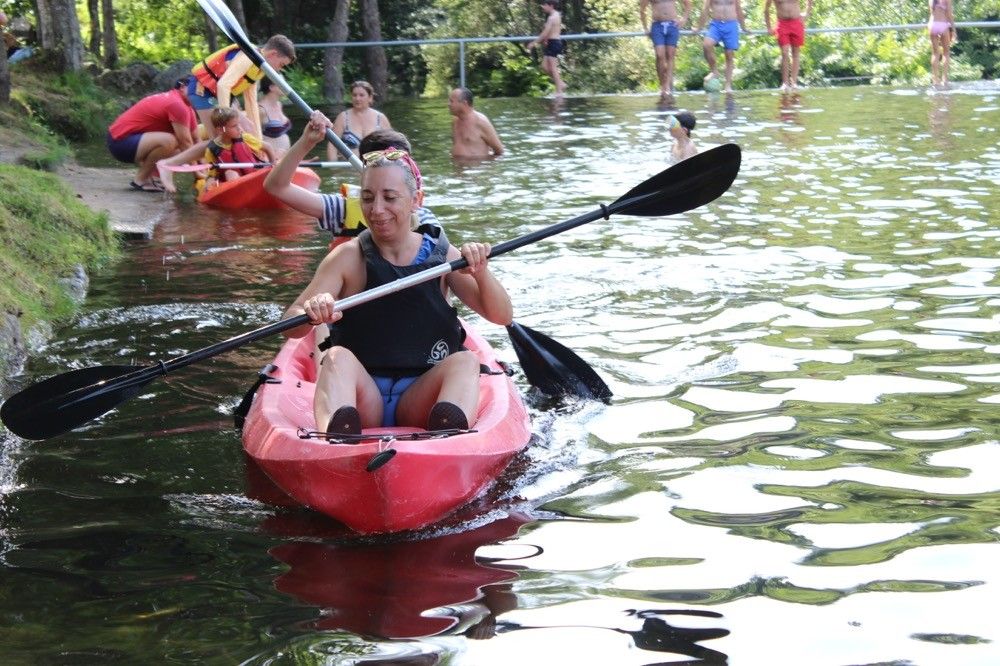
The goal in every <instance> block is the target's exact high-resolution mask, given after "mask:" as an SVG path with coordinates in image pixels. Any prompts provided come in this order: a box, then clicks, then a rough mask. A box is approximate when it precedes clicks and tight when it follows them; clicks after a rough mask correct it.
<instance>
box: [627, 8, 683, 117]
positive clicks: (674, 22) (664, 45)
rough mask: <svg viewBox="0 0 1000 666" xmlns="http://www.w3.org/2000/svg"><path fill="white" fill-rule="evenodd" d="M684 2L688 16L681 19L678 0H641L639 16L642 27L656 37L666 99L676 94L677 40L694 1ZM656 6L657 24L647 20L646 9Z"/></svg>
mask: <svg viewBox="0 0 1000 666" xmlns="http://www.w3.org/2000/svg"><path fill="white" fill-rule="evenodd" d="M681 2H683V3H684V16H683V17H682V18H680V20H678V17H677V2H676V0H639V19H640V20H641V21H642V29H643V31H645V32H646V33H648V34H649V38H650V39H651V40H653V51H654V52H655V53H656V74H657V76H658V77H659V79H660V99H661V100H666V99H667V98H668V97H669V96H670V95H673V94H674V62H675V61H676V55H677V41H678V40H679V39H680V36H681V28H684V27H685V26H687V22H688V17H689V16H690V14H691V2H690V0H681ZM650 5H652V6H653V24H652V26H650V25H649V23H647V21H646V8H647V7H648V6H650Z"/></svg>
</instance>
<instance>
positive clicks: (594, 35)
mask: <svg viewBox="0 0 1000 666" xmlns="http://www.w3.org/2000/svg"><path fill="white" fill-rule="evenodd" d="M955 27H956V28H1000V21H964V22H956V23H955ZM926 29H927V23H926V22H924V23H899V24H890V25H865V26H853V27H845V28H806V32H807V33H809V34H822V33H834V34H835V33H851V32H895V31H904V30H926ZM681 34H682V35H696V34H701V33H699V32H698V31H696V30H681ZM744 34H746V35H759V36H768V32H767V31H766V30H748V31H747V32H746V33H744ZM536 36H537V35H525V36H522V37H446V38H442V39H398V40H393V41H376V42H307V43H305V44H299V43H296V44H295V48H297V49H326V48H330V47H344V48H355V47H359V46H431V45H440V44H458V65H459V85H460V86H461V87H463V88H464V87H465V45H466V44H502V43H505V42H530V41H531V40H533V39H535V37H536ZM648 36H649V35H648V33H645V32H587V33H582V34H578V35H562V36H561V37H560V39H565V40H567V41H584V40H596V39H620V38H623V37H648Z"/></svg>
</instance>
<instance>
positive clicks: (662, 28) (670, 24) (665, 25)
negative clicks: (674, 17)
mask: <svg viewBox="0 0 1000 666" xmlns="http://www.w3.org/2000/svg"><path fill="white" fill-rule="evenodd" d="M649 38H650V39H652V40H653V46H677V41H678V40H679V39H680V38H681V31H680V28H678V27H677V23H675V22H674V21H653V23H652V24H650V26H649Z"/></svg>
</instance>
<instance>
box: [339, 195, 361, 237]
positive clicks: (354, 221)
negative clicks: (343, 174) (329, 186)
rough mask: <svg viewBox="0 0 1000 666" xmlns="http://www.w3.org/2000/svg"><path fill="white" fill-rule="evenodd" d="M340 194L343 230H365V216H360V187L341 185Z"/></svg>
mask: <svg viewBox="0 0 1000 666" xmlns="http://www.w3.org/2000/svg"><path fill="white" fill-rule="evenodd" d="M340 194H341V196H343V197H344V203H345V209H344V229H351V230H355V231H354V233H357V231H359V230H361V229H364V228H366V225H365V216H364V215H362V214H361V187H360V186H358V185H348V184H347V183H341V185H340Z"/></svg>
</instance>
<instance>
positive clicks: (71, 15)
mask: <svg viewBox="0 0 1000 666" xmlns="http://www.w3.org/2000/svg"><path fill="white" fill-rule="evenodd" d="M35 18H36V19H38V43H39V45H40V46H41V47H42V48H43V49H47V50H49V51H51V52H52V53H54V54H56V55H57V56H58V64H59V65H61V66H62V69H64V70H69V71H72V72H78V71H80V69H81V68H82V67H83V36H82V35H81V34H80V21H79V20H77V18H76V2H74V0H35Z"/></svg>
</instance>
